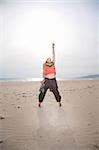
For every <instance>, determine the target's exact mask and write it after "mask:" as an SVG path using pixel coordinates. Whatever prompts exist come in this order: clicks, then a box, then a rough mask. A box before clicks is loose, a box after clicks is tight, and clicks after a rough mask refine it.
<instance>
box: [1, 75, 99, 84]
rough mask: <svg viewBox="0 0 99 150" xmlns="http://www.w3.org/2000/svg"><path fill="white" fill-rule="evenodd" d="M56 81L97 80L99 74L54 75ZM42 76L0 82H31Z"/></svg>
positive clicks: (5, 79) (6, 79)
mask: <svg viewBox="0 0 99 150" xmlns="http://www.w3.org/2000/svg"><path fill="white" fill-rule="evenodd" d="M56 79H57V81H65V80H99V74H97V75H88V76H80V77H71V78H69V77H66V78H59V77H56ZM42 80H43V78H0V82H17V81H22V82H26V81H27V82H31V81H33V82H34V81H35V82H37V81H42Z"/></svg>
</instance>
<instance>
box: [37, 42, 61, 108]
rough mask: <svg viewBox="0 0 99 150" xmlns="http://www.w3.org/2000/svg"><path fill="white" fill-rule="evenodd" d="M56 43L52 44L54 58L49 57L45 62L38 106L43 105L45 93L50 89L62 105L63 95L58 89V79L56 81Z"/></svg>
mask: <svg viewBox="0 0 99 150" xmlns="http://www.w3.org/2000/svg"><path fill="white" fill-rule="evenodd" d="M54 46H55V44H54V43H53V44H52V55H53V58H52V60H51V58H47V60H46V62H45V63H44V64H43V81H42V85H41V88H40V94H39V104H38V106H39V107H41V103H42V102H43V100H44V97H45V94H46V92H47V90H48V89H50V91H51V92H53V94H54V96H55V99H56V101H57V102H58V103H59V106H60V107H61V96H60V94H59V91H58V86H57V81H56V68H55V50H54Z"/></svg>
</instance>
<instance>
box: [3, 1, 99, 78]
mask: <svg viewBox="0 0 99 150" xmlns="http://www.w3.org/2000/svg"><path fill="white" fill-rule="evenodd" d="M98 27H99V3H98V1H97V2H96V1H95V0H55V1H42V0H39V1H38V0H37V1H34V0H5V1H3V0H2V1H0V78H1V77H7V78H9V77H24V78H25V77H26V78H28V77H33V78H34V77H42V63H43V62H44V61H45V60H46V58H47V57H51V56H52V55H51V52H52V49H51V43H52V42H53V41H54V42H55V44H56V67H57V77H60V78H62V77H63V78H65V77H73V76H82V75H89V74H96V73H99V49H98V48H99V44H98V43H99V30H98ZM97 31H98V32H97ZM97 33H98V34H97ZM97 35H98V36H97ZM97 37H98V38H97ZM97 39H98V40H97Z"/></svg>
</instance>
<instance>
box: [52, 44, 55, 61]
mask: <svg viewBox="0 0 99 150" xmlns="http://www.w3.org/2000/svg"><path fill="white" fill-rule="evenodd" d="M52 61H53V62H54V63H55V44H54V43H52Z"/></svg>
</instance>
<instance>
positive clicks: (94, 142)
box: [0, 80, 99, 150]
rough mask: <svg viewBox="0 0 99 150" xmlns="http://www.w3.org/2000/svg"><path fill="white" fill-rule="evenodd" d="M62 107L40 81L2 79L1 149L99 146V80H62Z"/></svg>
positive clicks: (54, 149)
mask: <svg viewBox="0 0 99 150" xmlns="http://www.w3.org/2000/svg"><path fill="white" fill-rule="evenodd" d="M58 85H59V91H60V93H61V96H62V105H63V106H62V107H61V108H59V107H58V104H57V103H56V101H55V98H54V96H53V94H52V93H51V92H50V91H48V92H47V94H46V97H45V99H44V102H43V104H42V108H38V94H39V87H40V82H32V81H31V82H1V83H0V150H99V94H98V93H99V81H98V80H83V81H80V80H78V81H58Z"/></svg>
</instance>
